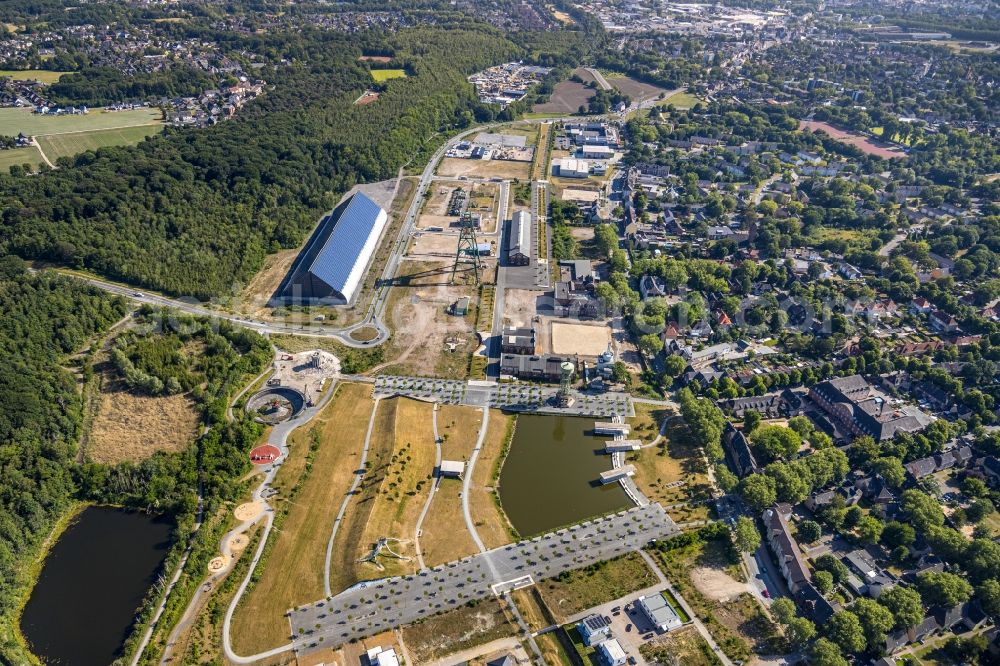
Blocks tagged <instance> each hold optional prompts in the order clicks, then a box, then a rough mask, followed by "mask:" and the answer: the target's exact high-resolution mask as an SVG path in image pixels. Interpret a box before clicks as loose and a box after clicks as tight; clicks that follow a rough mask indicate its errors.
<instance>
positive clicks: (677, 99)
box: [659, 92, 701, 109]
mask: <svg viewBox="0 0 1000 666" xmlns="http://www.w3.org/2000/svg"><path fill="white" fill-rule="evenodd" d="M700 101H701V100H700V99H698V98H697V97H695V96H694V95H692V94H691V93H686V92H679V93H675V94H673V95H671V96H670V97H668V98H666V99H665V100H663V101H662V102H660V104H659V106H670V105H671V104H673V105H674V108H675V109H690V108H691V107H693V106H694V105H695V104H697V103H698V102H700Z"/></svg>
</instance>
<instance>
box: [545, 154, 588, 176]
mask: <svg viewBox="0 0 1000 666" xmlns="http://www.w3.org/2000/svg"><path fill="white" fill-rule="evenodd" d="M552 172H553V173H552V175H553V176H562V177H563V178H586V177H588V176H589V175H590V163H589V162H587V161H586V160H578V159H575V158H572V157H563V158H560V159H557V160H553V161H552Z"/></svg>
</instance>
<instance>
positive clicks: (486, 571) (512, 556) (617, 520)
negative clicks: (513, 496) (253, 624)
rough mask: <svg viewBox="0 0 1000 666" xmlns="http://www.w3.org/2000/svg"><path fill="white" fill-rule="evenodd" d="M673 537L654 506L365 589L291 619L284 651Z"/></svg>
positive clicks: (362, 633) (411, 618)
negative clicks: (289, 632)
mask: <svg viewBox="0 0 1000 666" xmlns="http://www.w3.org/2000/svg"><path fill="white" fill-rule="evenodd" d="M678 531H679V530H678V528H677V526H676V524H674V522H673V521H672V520H671V519H670V517H669V516H668V515H667V513H666V511H664V509H663V508H662V507H660V506H659V505H656V504H652V505H650V506H647V507H643V508H635V509H630V510H628V511H622V512H620V513H617V514H614V515H611V516H607V517H603V518H598V519H595V520H592V521H587V522H585V523H581V524H580V525H576V526H574V527H570V528H566V529H563V530H559V531H558V532H553V533H549V534H545V535H543V536H539V537H536V538H534V539H531V540H527V541H522V542H519V543H517V544H510V545H507V546H503V547H501V548H496V549H494V550H491V551H487V552H485V553H480V554H478V555H474V556H472V557H468V558H465V559H463V560H459V561H457V562H450V563H448V564H446V565H442V566H439V567H434V568H433V569H429V570H425V571H422V572H420V573H418V574H415V575H412V576H401V577H395V578H389V579H382V580H378V581H371V582H369V583H364V584H361V585H358V586H355V587H354V588H352V589H350V590H347V591H345V592H342V593H341V594H338V595H336V596H335V597H333V598H332V599H324V600H320V601H317V602H315V603H313V604H310V605H308V606H304V607H301V608H298V609H295V610H293V611H291V624H292V628H293V636H294V637H295V638H294V640H293V642H292V644H291V645H289V646H285V649H288V648H289V647H294V649H296V650H298V651H303V652H309V651H312V650H316V649H321V648H322V647H323V646H325V647H330V646H333V645H338V644H340V643H343V642H345V641H348V640H351V639H357V638H363V637H366V636H370V635H373V634H376V633H379V632H382V631H386V630H388V629H392V628H395V627H398V626H401V625H405V624H410V623H412V622H415V621H417V620H419V619H421V618H423V617H428V616H430V615H433V614H435V613H439V612H443V611H446V610H450V609H453V608H456V607H458V606H461V605H463V604H465V603H467V602H469V601H471V600H474V599H482V598H486V597H492V596H496V595H498V594H504V593H505V592H507V591H509V590H510V589H512V588H514V587H517V586H519V585H524V584H530V583H532V582H537V581H538V580H541V579H544V578H550V577H553V576H557V575H559V574H560V573H561V572H563V571H567V570H570V569H577V568H581V567H585V566H587V565H589V564H592V563H594V562H600V561H603V560H608V559H612V558H614V557H617V556H619V555H622V554H623V553H625V552H629V551H633V550H638V549H640V548H642V547H643V546H645V545H646V544H648V543H649V542H650V541H651V540H653V539H663V538H667V537H669V536H672V535H674V534H676V533H677V532H678ZM492 572H495V573H493V574H492V575H491V573H492ZM321 637H322V638H323V639H324V640H323V641H320V640H319V639H320V638H321Z"/></svg>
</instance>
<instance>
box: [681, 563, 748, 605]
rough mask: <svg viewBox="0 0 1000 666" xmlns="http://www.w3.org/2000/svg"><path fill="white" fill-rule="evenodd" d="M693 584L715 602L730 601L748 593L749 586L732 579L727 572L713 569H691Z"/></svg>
mask: <svg viewBox="0 0 1000 666" xmlns="http://www.w3.org/2000/svg"><path fill="white" fill-rule="evenodd" d="M691 582H692V583H694V586H695V587H696V588H698V591H699V592H701V593H702V594H704V595H705V596H706V597H708V598H709V599H713V600H715V601H728V600H730V599H735V598H736V597H738V596H739V595H741V594H745V593H746V592H747V584H746V583H741V582H739V581H738V580H735V579H734V578H732V577H731V576H730V575H729V574H727V573H726V572H725V571H720V570H719V569H713V568H711V567H695V568H693V569H691Z"/></svg>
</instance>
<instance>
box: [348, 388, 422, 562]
mask: <svg viewBox="0 0 1000 666" xmlns="http://www.w3.org/2000/svg"><path fill="white" fill-rule="evenodd" d="M397 400H398V401H399V404H398V405H397V406H396V410H395V421H394V423H393V428H392V438H393V449H392V455H391V456H390V457H389V460H388V461H386V462H384V463H383V464H382V465H380V466H377V467H376V466H371V467H369V472H368V473H369V474H371V475H373V476H374V477H376V482H377V483H378V484H379V489H378V491H377V494H376V497H375V501H374V505H373V507H372V511H371V514H370V515H369V517H368V522H367V524H366V526H365V530H364V532H363V533H362V537H361V539H360V542H359V543H358V544H357V546H356V550H355V551H354V557H355V559H356V560H361V559H362V558H366V557H368V556H369V555H371V554H372V552H373V548H374V546H375V544H376V542H378V541H379V539H392V540H394V541H391V542H390V543H389V544H388V545H389V547H390V548H391V550H392V551H394V552H395V553H396V554H397V555H399V556H401V557H398V558H397V557H394V556H392V555H391V554H389V553H388V552H386V551H383V552H382V553H381V554H379V555H378V556H377V557H376V558H375V560H374V561H372V562H357V563H356V564H355V571H356V572H357V575H358V578H359V579H362V580H364V579H371V578H382V577H385V576H397V575H402V574H410V573H414V572H416V570H417V560H416V557H415V552H416V551H415V549H414V547H413V535H414V533H415V531H416V525H417V518H418V517H419V516H420V510H421V509H422V508H423V505H424V502H425V501H426V500H427V494H428V493H429V492H430V488H431V480H432V478H433V472H434V450H435V449H434V431H433V427H432V424H431V410H432V409H433V405H431V404H430V403H425V402H417V401H415V400H408V399H403V398H397Z"/></svg>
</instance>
